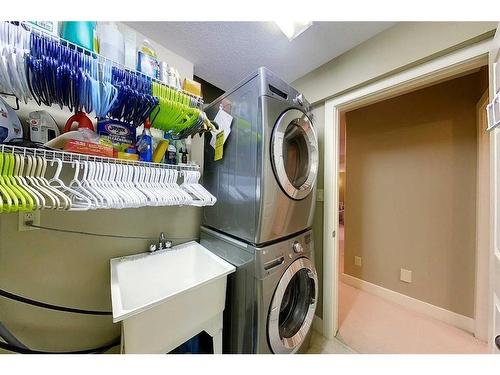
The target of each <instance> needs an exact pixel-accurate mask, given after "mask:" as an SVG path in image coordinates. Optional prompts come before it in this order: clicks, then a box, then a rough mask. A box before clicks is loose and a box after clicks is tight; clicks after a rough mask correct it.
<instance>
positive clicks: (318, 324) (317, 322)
mask: <svg viewBox="0 0 500 375" xmlns="http://www.w3.org/2000/svg"><path fill="white" fill-rule="evenodd" d="M312 328H313V329H314V330H315V331H316V332H318V333H321V334H323V319H321V318H320V317H319V316H317V315H314V318H313V324H312Z"/></svg>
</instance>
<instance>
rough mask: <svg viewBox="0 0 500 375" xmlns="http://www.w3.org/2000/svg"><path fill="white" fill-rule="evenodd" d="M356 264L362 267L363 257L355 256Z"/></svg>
mask: <svg viewBox="0 0 500 375" xmlns="http://www.w3.org/2000/svg"><path fill="white" fill-rule="evenodd" d="M354 265H355V266H358V267H361V257H357V256H355V257H354Z"/></svg>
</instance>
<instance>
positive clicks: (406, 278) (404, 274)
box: [399, 268, 411, 283]
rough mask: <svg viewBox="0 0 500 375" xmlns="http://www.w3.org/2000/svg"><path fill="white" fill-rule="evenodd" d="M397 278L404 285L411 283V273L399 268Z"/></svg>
mask: <svg viewBox="0 0 500 375" xmlns="http://www.w3.org/2000/svg"><path fill="white" fill-rule="evenodd" d="M399 278H400V279H401V281H404V282H405V283H411V271H410V270H405V269H404V268H401V272H400V275H399Z"/></svg>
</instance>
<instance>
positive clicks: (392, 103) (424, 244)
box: [338, 67, 489, 353]
mask: <svg viewBox="0 0 500 375" xmlns="http://www.w3.org/2000/svg"><path fill="white" fill-rule="evenodd" d="M487 84H488V73H487V71H486V69H485V68H484V67H483V68H477V69H474V70H472V71H468V72H463V73H462V74H460V75H459V76H458V77H452V79H448V80H446V81H444V82H439V83H436V84H433V85H431V86H428V87H425V88H420V89H419V90H416V91H413V92H410V93H405V94H403V95H399V96H396V97H393V98H390V99H386V100H383V101H379V102H377V103H374V104H370V105H368V106H364V107H361V108H356V109H355V110H352V111H346V112H343V113H341V115H340V125H341V126H340V137H339V139H340V153H339V155H340V158H339V176H338V181H339V187H338V189H339V230H338V241H339V242H338V243H339V274H340V280H339V337H340V338H341V339H342V340H343V341H344V342H346V344H348V345H349V346H351V347H352V348H353V349H354V350H357V351H360V352H366V353H481V352H486V351H487V347H486V343H484V344H481V343H480V342H479V341H478V340H476V339H475V338H474V337H473V336H472V335H471V334H467V333H466V332H464V331H471V332H473V331H474V330H475V324H474V323H475V320H474V317H475V294H477V293H476V291H477V288H475V285H476V283H477V282H476V280H475V277H476V237H477V236H476V232H477V229H476V227H477V225H476V223H477V222H479V221H481V219H482V218H483V219H484V217H485V216H486V220H487V218H488V215H489V213H488V212H487V211H485V209H484V207H483V208H481V210H480V211H477V209H478V207H479V205H478V202H479V199H478V198H479V197H480V196H479V193H478V189H480V186H488V183H489V180H488V177H489V174H488V173H486V174H485V173H484V171H485V170H489V168H488V165H485V164H484V159H480V158H479V156H480V155H483V154H484V153H485V152H486V154H488V153H489V150H488V149H486V150H485V145H484V143H479V137H480V136H481V134H482V133H484V129H485V128H486V124H485V123H479V122H478V121H477V119H478V116H477V108H478V106H477V104H478V102H479V101H480V100H481V98H482V97H483V98H484V96H483V93H484V92H487ZM483 122H484V121H483ZM481 128H483V131H482V132H481V131H479V129H481ZM480 160H483V161H482V163H483V164H480V163H479V161H480ZM480 172H481V173H480ZM480 179H481V180H480ZM344 225H345V230H344ZM478 233H479V232H478ZM415 329H417V331H415ZM429 337H433V340H429Z"/></svg>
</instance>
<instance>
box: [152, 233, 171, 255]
mask: <svg viewBox="0 0 500 375" xmlns="http://www.w3.org/2000/svg"><path fill="white" fill-rule="evenodd" d="M171 247H172V241H168V240H167V236H165V233H164V232H161V233H160V238H159V239H158V243H152V244H151V245H149V252H150V253H154V252H155V251H158V250H164V249H170V248H171Z"/></svg>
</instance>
